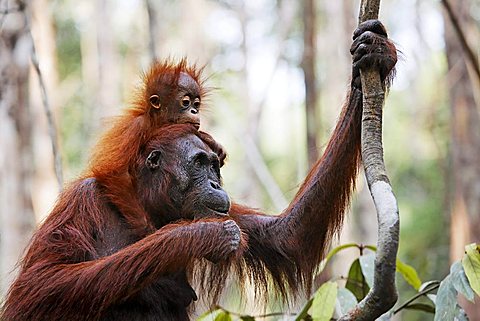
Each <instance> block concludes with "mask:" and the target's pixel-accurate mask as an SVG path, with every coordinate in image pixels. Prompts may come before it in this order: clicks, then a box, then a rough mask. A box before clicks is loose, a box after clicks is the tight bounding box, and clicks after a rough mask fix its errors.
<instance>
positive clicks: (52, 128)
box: [29, 30, 63, 191]
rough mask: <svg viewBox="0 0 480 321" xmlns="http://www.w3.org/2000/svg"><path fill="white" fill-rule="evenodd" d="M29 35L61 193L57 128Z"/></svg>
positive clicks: (60, 158)
mask: <svg viewBox="0 0 480 321" xmlns="http://www.w3.org/2000/svg"><path fill="white" fill-rule="evenodd" d="M29 34H30V37H31V41H32V53H31V57H30V58H31V60H32V65H33V68H34V69H35V72H36V73H37V76H38V84H39V86H40V91H41V93H42V103H43V108H44V109H45V115H46V116H47V122H48V133H49V135H50V141H51V143H52V153H53V161H54V168H55V176H56V177H57V183H58V188H59V190H60V191H61V190H62V187H63V170H62V155H61V154H60V151H59V149H58V134H57V126H56V124H55V120H54V118H53V113H52V109H51V107H50V102H49V100H48V95H47V89H46V86H45V81H44V80H43V76H42V72H41V71H40V65H39V63H38V58H37V52H36V50H35V44H34V42H33V37H32V34H31V32H30V30H29Z"/></svg>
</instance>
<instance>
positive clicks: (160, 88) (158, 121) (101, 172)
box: [86, 59, 226, 235]
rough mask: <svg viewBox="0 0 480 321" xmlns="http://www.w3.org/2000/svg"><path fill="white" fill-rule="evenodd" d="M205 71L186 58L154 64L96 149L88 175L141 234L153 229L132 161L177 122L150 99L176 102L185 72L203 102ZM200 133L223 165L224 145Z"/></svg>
mask: <svg viewBox="0 0 480 321" xmlns="http://www.w3.org/2000/svg"><path fill="white" fill-rule="evenodd" d="M202 71H203V68H197V67H196V66H193V65H189V64H188V63H187V61H186V59H182V60H180V62H178V63H175V62H173V61H168V60H167V61H165V62H154V63H153V64H152V65H151V67H150V69H149V70H148V71H147V72H146V73H145V74H144V76H143V82H142V87H141V88H140V89H139V90H138V92H137V94H136V95H135V99H134V101H133V103H132V105H131V106H130V107H129V108H128V109H126V110H124V112H123V114H122V115H120V116H118V117H116V118H114V119H113V120H112V124H111V126H110V129H109V130H107V131H106V132H105V133H104V134H103V136H102V137H101V138H100V140H99V141H98V143H97V145H96V148H95V149H94V152H93V156H92V159H91V161H90V166H89V169H88V171H87V173H86V176H87V177H88V176H94V177H96V179H97V181H98V182H99V183H100V184H102V185H103V186H105V189H106V191H107V195H106V196H107V197H108V198H109V199H110V200H111V202H113V203H114V204H115V205H116V206H117V207H118V208H119V209H120V211H121V212H122V214H123V215H124V216H125V219H126V220H127V221H128V223H129V226H130V228H132V229H134V230H135V231H137V232H138V233H139V234H140V235H146V234H147V233H149V232H152V231H153V230H154V229H153V226H152V222H151V221H150V219H149V218H148V215H147V214H146V213H145V211H144V209H143V208H142V207H141V206H140V204H138V202H135V196H134V190H135V186H134V184H135V182H134V181H132V180H131V168H129V165H130V159H131V158H132V157H134V156H135V155H138V153H139V150H140V147H141V146H142V145H144V144H145V143H146V142H147V141H148V140H149V139H150V136H151V135H152V133H153V132H154V131H155V130H156V129H159V128H161V127H162V126H165V125H168V124H171V123H174V122H175V117H173V118H172V117H170V116H169V113H170V114H174V113H175V112H176V111H169V110H166V109H163V108H162V109H161V110H157V109H155V108H153V107H152V106H151V105H150V104H149V97H150V96H151V95H152V94H161V95H162V100H165V101H169V102H170V101H173V100H174V99H175V94H176V90H177V88H178V79H179V77H180V73H186V74H188V75H190V76H191V77H192V78H193V79H194V80H195V82H197V84H199V86H200V96H201V98H202V100H204V98H205V96H206V95H207V94H208V88H207V87H206V86H205V85H204V83H205V79H204V77H203V76H202ZM199 134H200V135H202V138H203V139H204V140H205V141H206V142H209V143H210V146H209V147H210V148H212V150H214V151H215V152H217V153H218V154H220V155H221V157H220V161H221V163H222V164H223V161H224V159H225V157H226V153H225V152H224V151H223V148H222V146H221V145H220V144H218V143H216V142H215V141H214V140H213V139H210V138H209V137H210V136H209V135H208V134H206V133H203V132H200V133H199Z"/></svg>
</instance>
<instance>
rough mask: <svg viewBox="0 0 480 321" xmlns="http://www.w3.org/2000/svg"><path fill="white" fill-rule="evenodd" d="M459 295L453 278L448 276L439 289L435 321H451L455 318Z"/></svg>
mask: <svg viewBox="0 0 480 321" xmlns="http://www.w3.org/2000/svg"><path fill="white" fill-rule="evenodd" d="M457 294H458V293H457V290H455V287H454V286H453V284H452V278H451V276H450V275H447V277H446V278H445V279H444V280H443V281H442V282H441V283H440V287H439V288H438V292H437V298H436V300H435V304H436V309H435V319H434V321H449V320H453V319H454V318H455V314H456V308H457Z"/></svg>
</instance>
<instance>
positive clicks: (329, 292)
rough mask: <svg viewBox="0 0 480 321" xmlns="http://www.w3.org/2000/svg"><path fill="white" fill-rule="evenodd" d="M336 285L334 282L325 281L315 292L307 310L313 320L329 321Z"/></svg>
mask: <svg viewBox="0 0 480 321" xmlns="http://www.w3.org/2000/svg"><path fill="white" fill-rule="evenodd" d="M337 287H338V286H337V283H335V282H326V283H324V284H323V285H322V286H321V287H320V289H318V290H317V292H315V295H314V296H313V302H312V306H311V307H310V310H309V312H310V315H311V316H312V318H313V320H314V321H330V319H331V318H332V316H333V311H334V310H335V299H336V298H337Z"/></svg>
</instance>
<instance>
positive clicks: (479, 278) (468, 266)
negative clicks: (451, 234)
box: [462, 244, 480, 295]
mask: <svg viewBox="0 0 480 321" xmlns="http://www.w3.org/2000/svg"><path fill="white" fill-rule="evenodd" d="M465 251H466V252H467V254H466V255H465V256H464V257H463V259H462V265H463V268H464V269H465V274H466V275H467V278H468V281H469V282H470V286H471V287H472V289H473V290H474V291H475V292H476V293H477V295H480V253H479V252H478V247H477V245H476V244H469V245H467V246H465Z"/></svg>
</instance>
